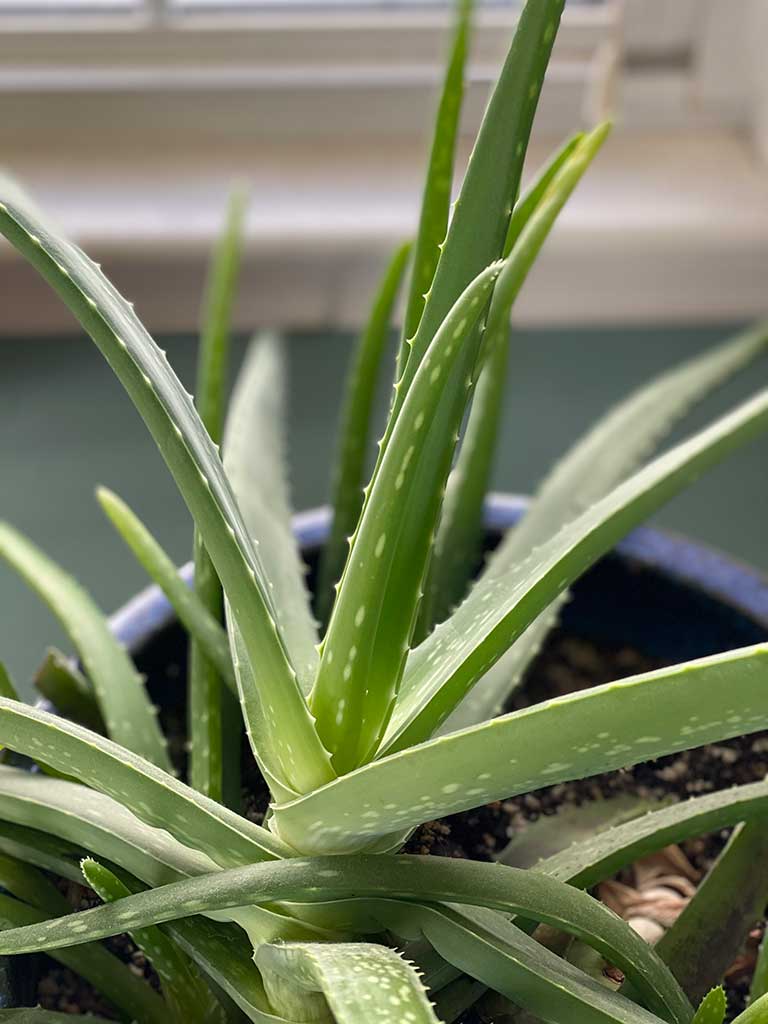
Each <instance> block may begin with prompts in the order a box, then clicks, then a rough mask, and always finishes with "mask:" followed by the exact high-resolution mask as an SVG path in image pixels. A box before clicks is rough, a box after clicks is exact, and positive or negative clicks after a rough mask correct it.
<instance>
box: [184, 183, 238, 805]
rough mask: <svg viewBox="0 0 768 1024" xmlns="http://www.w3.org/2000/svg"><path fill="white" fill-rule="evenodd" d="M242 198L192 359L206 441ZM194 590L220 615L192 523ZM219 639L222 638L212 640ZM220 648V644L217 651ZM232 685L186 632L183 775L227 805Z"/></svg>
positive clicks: (216, 394)
mask: <svg viewBox="0 0 768 1024" xmlns="http://www.w3.org/2000/svg"><path fill="white" fill-rule="evenodd" d="M245 210H246V199H245V194H244V193H243V192H241V191H239V190H236V191H235V192H233V193H232V195H231V196H230V200H229V206H228V210H227V220H226V224H225V227H224V231H223V232H222V234H221V236H220V238H219V240H218V243H217V245H216V248H215V251H214V254H213V258H212V260H211V265H210V268H209V271H208V280H207V282H206V289H205V300H204V303H203V313H202V329H201V332H200V346H199V350H198V357H197V379H196V392H197V398H196V403H195V404H196V405H197V409H198V412H199V413H200V419H201V421H202V423H203V426H204V427H205V429H206V430H207V431H208V434H209V435H210V437H211V440H212V441H213V442H214V444H219V443H220V441H221V432H222V428H223V425H224V412H225V408H226V402H227V394H228V388H227V374H228V368H229V350H230V334H231V325H232V312H233V308H234V304H235V298H236V294H237V285H238V281H239V278H240V265H241V262H242V252H243V247H244V221H245ZM192 557H193V562H194V592H195V595H196V597H197V599H198V601H199V603H200V604H201V605H202V606H203V608H205V610H206V612H207V613H208V615H209V616H211V617H212V618H213V619H214V620H215V621H216V622H217V623H218V624H221V622H222V620H223V615H224V597H223V593H222V588H221V582H220V580H219V577H218V575H217V573H216V569H215V568H214V565H213V562H212V560H211V556H210V555H209V554H208V551H207V549H206V547H205V544H204V541H203V538H202V536H201V534H200V531H199V530H198V529H197V528H196V529H195V532H194V539H193V555H192ZM218 639H219V640H222V639H223V638H221V637H219V638H218ZM223 650H225V647H223V648H222V652H221V653H223ZM222 682H224V683H226V684H227V685H230V686H232V687H234V686H235V681H234V673H233V671H232V666H231V662H230V659H229V658H226V659H224V660H223V664H222V661H221V658H219V659H216V658H211V656H210V653H209V651H208V649H207V646H206V645H205V644H203V643H201V642H200V641H199V640H198V638H197V636H196V634H195V633H192V634H191V636H190V644H189V668H188V676H187V733H188V736H189V767H188V775H189V782H190V785H191V786H194V788H195V789H197V790H199V791H200V792H201V793H204V794H205V795H206V796H209V797H211V798H212V799H214V800H219V801H221V802H223V803H226V804H228V805H229V806H231V807H237V806H238V805H239V803H240V740H241V723H240V717H239V709H238V705H237V701H236V699H235V698H234V697H230V696H229V695H228V694H226V693H224V692H223V691H222Z"/></svg>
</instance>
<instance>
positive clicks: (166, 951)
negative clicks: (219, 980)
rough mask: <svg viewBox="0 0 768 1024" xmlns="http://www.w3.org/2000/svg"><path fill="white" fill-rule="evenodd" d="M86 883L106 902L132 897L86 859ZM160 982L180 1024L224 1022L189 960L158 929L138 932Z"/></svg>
mask: <svg viewBox="0 0 768 1024" xmlns="http://www.w3.org/2000/svg"><path fill="white" fill-rule="evenodd" d="M81 867H82V872H83V876H84V878H85V881H86V882H87V884H88V885H89V886H90V888H91V889H93V891H94V892H95V893H96V894H97V895H98V896H99V897H100V898H101V899H102V900H103V901H104V902H105V903H114V902H116V901H118V900H121V899H124V898H125V897H126V896H130V895H131V890H130V889H129V888H128V886H127V885H125V884H124V883H123V882H122V881H121V880H120V879H119V878H118V877H117V875H115V874H114V873H113V872H112V871H110V870H109V868H107V867H105V866H104V865H103V864H100V863H98V862H97V861H95V860H91V859H90V858H86V859H85V860H84V861H83V863H82V865H81ZM131 937H132V939H133V941H134V942H135V943H136V945H137V946H138V947H139V949H141V951H142V952H143V953H144V954H145V956H146V957H147V959H148V960H149V962H150V963H151V964H152V966H153V967H154V969H155V971H156V973H157V976H158V977H159V979H160V986H161V988H162V992H163V996H164V998H165V1001H166V1003H167V1004H168V1009H169V1011H170V1012H169V1016H170V1017H171V1019H172V1020H175V1021H176V1022H177V1024H193V1022H195V1021H198V1022H200V1024H214V1022H221V1021H223V1020H224V1017H223V1015H222V1009H221V1007H220V1006H218V1007H217V1004H216V1002H215V999H214V997H213V993H212V992H211V990H210V989H209V988H208V986H207V985H206V984H205V982H204V981H203V980H202V978H201V977H200V975H199V974H198V973H197V972H196V970H195V969H194V968H193V967H192V965H191V964H190V962H189V960H188V958H187V956H186V955H185V954H184V953H182V952H181V950H180V949H178V948H177V947H176V946H175V945H174V943H173V942H172V940H171V939H169V938H168V936H167V935H165V934H164V932H163V931H162V930H161V929H160V928H157V927H149V928H138V929H135V930H134V931H133V932H132V933H131Z"/></svg>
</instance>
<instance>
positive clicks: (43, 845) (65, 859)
mask: <svg viewBox="0 0 768 1024" xmlns="http://www.w3.org/2000/svg"><path fill="white" fill-rule="evenodd" d="M0 851H2V853H3V854H5V855H6V856H7V857H12V858H14V859H15V860H20V861H22V863H24V864H31V865H32V866H33V867H37V868H42V869H43V870H44V871H49V872H51V873H52V874H54V875H59V876H60V877H61V878H66V879H68V880H69V881H71V882H76V881H79V879H80V867H79V865H80V860H81V858H82V856H83V850H82V848H81V847H78V846H75V845H74V843H67V842H64V841H63V840H61V839H56V838H54V837H53V836H51V835H48V834H47V833H44V832H38V831H37V830H36V829H32V828H26V827H25V826H23V825H14V824H13V823H12V822H9V821H0Z"/></svg>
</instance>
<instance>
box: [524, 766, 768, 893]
mask: <svg viewBox="0 0 768 1024" xmlns="http://www.w3.org/2000/svg"><path fill="white" fill-rule="evenodd" d="M766 814H768V783H767V782H752V783H749V784H748V785H743V786H732V787H731V788H729V789H723V790H720V791H719V792H716V793H708V794H707V795H706V796H697V797H692V798H691V799H689V800H684V801H682V803H679V804H674V805H673V806H671V807H665V808H663V809H662V810H658V811H650V812H649V813H648V814H644V815H643V816H642V817H640V818H636V819H634V820H633V821H629V822H626V823H625V824H623V825H617V826H616V827H615V828H609V829H606V830H605V831H604V832H599V833H597V834H596V835H594V836H592V837H591V838H590V839H584V840H580V841H578V842H576V843H574V844H573V845H572V846H569V847H568V848H567V849H565V850H562V851H561V852H560V853H556V854H554V856H552V857H548V858H547V859H546V860H543V861H541V862H540V863H539V864H538V865H537V866H536V870H537V871H543V872H545V873H546V874H548V875H552V876H553V877H555V878H559V879H561V880H562V881H568V882H570V883H571V884H572V885H578V886H579V887H581V888H584V889H590V888H592V886H594V885H597V883H598V882H601V881H603V880H604V879H606V878H611V877H612V876H613V875H615V874H616V873H617V872H618V871H620V870H621V869H622V868H624V867H626V866H627V865H628V864H633V863H634V862H635V861H637V860H641V859H642V858H643V857H646V856H648V854H651V853H655V852H657V851H658V850H662V849H663V848H664V847H665V846H670V845H671V844H673V843H682V842H684V841H685V840H686V839H690V838H691V837H692V836H699V835H705V834H706V833H708V832H718V831H720V829H723V828H729V827H731V826H733V825H737V824H738V823H739V822H741V821H752V820H756V819H761V818H762V817H764V816H765V815H766Z"/></svg>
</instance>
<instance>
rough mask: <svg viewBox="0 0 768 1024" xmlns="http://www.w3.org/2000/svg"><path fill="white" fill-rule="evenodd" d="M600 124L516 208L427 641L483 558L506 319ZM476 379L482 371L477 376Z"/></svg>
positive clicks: (446, 518)
mask: <svg viewBox="0 0 768 1024" xmlns="http://www.w3.org/2000/svg"><path fill="white" fill-rule="evenodd" d="M607 130H608V127H607V125H603V126H601V127H600V128H598V129H596V130H595V131H594V132H593V133H592V134H591V135H589V136H586V137H584V136H577V137H576V139H574V140H571V141H569V142H568V143H567V144H566V145H565V146H564V147H563V149H562V150H560V152H558V153H557V154H556V155H555V157H554V158H553V160H552V162H551V163H550V165H549V166H548V167H546V168H545V170H544V172H543V173H542V175H541V177H540V179H539V180H538V181H537V182H536V183H535V184H534V186H533V188H532V189H531V192H530V193H529V195H528V196H526V197H525V198H524V199H523V200H522V201H521V203H520V204H518V206H517V207H516V208H515V212H514V213H513V216H512V221H511V222H510V230H509V232H508V234H507V241H506V244H505V251H504V255H505V256H508V257H509V259H508V260H507V263H506V265H505V267H504V270H503V271H502V274H501V276H500V277H499V280H498V282H497V284H496V287H495V288H494V293H493V299H492V302H491V308H490V311H489V313H488V321H487V325H486V329H485V333H484V336H483V345H482V350H481V360H480V364H479V365H480V366H481V367H482V370H481V371H480V379H479V382H478V385H477V389H476V392H475V395H474V398H473V401H472V408H471V410H470V414H469V420H468V422H467V427H466V430H465V433H464V438H463V441H462V444H461V448H460V449H459V456H458V459H457V461H456V466H455V467H454V469H453V471H452V473H451V475H450V477H449V480H448V487H447V490H446V495H445V501H444V502H443V509H442V514H441V519H440V525H439V528H438V531H437V536H436V538H435V545H434V554H433V558H432V562H431V564H430V572H429V577H428V579H427V583H426V585H425V588H424V589H425V593H424V607H423V610H422V611H421V615H420V618H421V623H422V634H425V633H427V632H429V628H430V627H431V626H432V625H434V623H435V622H439V621H441V620H442V619H443V618H445V615H446V614H447V613H448V611H450V609H451V608H452V607H453V606H454V605H455V604H456V603H457V602H458V601H459V599H460V598H461V597H463V595H464V591H465V589H466V584H467V580H468V578H469V574H470V573H471V572H472V569H473V567H474V565H475V564H476V562H477V558H478V555H479V546H480V541H481V538H482V512H483V502H484V500H485V494H486V491H487V489H488V481H489V478H490V472H491V465H492V460H493V453H494V449H495V441H496V435H497V433H498V425H499V420H500V417H501V410H502V405H503V397H504V385H505V384H506V370H507V358H508V351H509V318H510V312H511V309H512V305H513V303H514V301H515V299H516V297H517V294H518V292H519V290H520V288H521V287H522V284H523V282H524V280H525V276H526V274H527V273H528V271H529V270H530V268H531V267H532V266H533V263H534V260H535V259H536V257H537V255H538V253H539V251H540V250H541V247H542V245H543V243H544V241H545V240H546V238H547V235H548V233H549V231H550V230H551V229H552V227H553V225H554V222H555V220H556V218H557V216H558V214H559V213H560V211H561V210H562V208H563V206H564V205H565V203H566V202H567V200H568V198H569V196H570V195H571V193H572V192H573V190H574V188H575V187H576V185H577V184H578V182H579V180H580V178H581V176H582V175H583V174H584V173H585V171H586V170H587V168H588V167H589V165H590V163H591V161H592V160H593V159H594V158H595V156H596V155H597V153H598V152H599V150H600V147H601V146H602V144H603V141H604V140H605V136H606V134H607ZM476 372H477V371H476Z"/></svg>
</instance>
